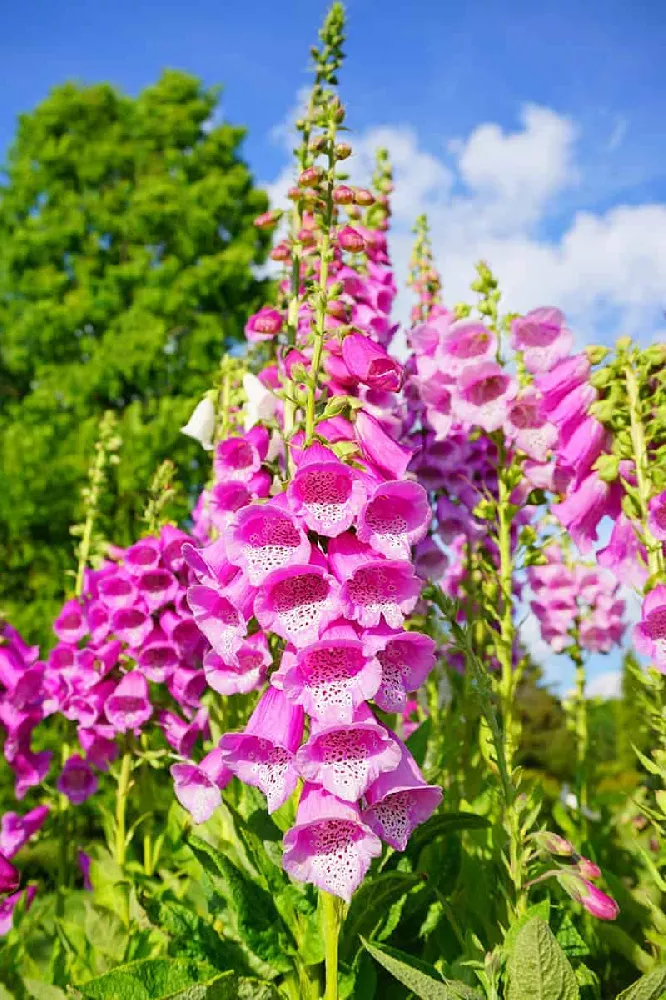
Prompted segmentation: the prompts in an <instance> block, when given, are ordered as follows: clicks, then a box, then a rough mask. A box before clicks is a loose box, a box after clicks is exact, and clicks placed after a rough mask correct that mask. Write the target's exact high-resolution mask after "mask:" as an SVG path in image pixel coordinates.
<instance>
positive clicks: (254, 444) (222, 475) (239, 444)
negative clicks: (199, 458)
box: [213, 424, 269, 483]
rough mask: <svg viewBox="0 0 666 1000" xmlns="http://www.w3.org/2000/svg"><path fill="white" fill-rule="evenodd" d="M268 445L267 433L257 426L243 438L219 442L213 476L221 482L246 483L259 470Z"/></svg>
mask: <svg viewBox="0 0 666 1000" xmlns="http://www.w3.org/2000/svg"><path fill="white" fill-rule="evenodd" d="M268 443H269V437H268V431H267V430H266V428H265V427H262V426H261V425H259V424H257V426H256V427H253V428H252V430H251V431H248V433H247V434H246V435H245V437H242V438H241V437H230V438H227V439H226V440H225V441H220V443H219V444H218V445H217V447H216V449H215V458H214V460H213V466H214V469H215V475H216V476H217V477H218V479H219V480H220V481H222V482H228V481H229V480H237V481H238V482H241V483H248V482H249V481H250V480H251V479H252V477H253V476H254V475H255V474H256V473H257V472H258V471H259V469H260V468H261V463H262V462H263V460H264V459H265V458H266V455H267V454H268Z"/></svg>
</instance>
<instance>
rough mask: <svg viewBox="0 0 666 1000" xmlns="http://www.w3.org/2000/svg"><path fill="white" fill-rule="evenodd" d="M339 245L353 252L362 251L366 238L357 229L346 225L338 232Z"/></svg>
mask: <svg viewBox="0 0 666 1000" xmlns="http://www.w3.org/2000/svg"><path fill="white" fill-rule="evenodd" d="M338 245H339V246H340V247H342V249H343V250H349V251H350V252H351V253H360V252H361V251H362V250H363V249H364V248H365V240H364V239H363V237H362V236H361V234H360V233H359V232H357V231H356V229H352V227H351V226H344V227H343V228H342V229H341V230H340V232H339V233H338Z"/></svg>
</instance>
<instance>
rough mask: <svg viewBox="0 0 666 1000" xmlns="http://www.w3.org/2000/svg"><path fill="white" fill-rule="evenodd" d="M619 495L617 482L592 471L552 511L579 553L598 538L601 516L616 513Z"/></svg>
mask: <svg viewBox="0 0 666 1000" xmlns="http://www.w3.org/2000/svg"><path fill="white" fill-rule="evenodd" d="M621 497H622V491H621V487H620V486H619V484H618V483H612V484H611V483H606V482H604V481H603V480H601V479H599V477H598V476H597V474H596V473H595V472H591V473H590V475H589V476H588V477H587V478H586V479H584V480H583V482H582V483H581V484H580V486H578V487H577V488H576V489H574V490H572V491H571V492H570V493H569V494H568V496H567V497H566V498H565V499H564V500H563V501H562V503H559V504H556V506H554V507H553V508H552V510H553V513H554V514H555V515H556V517H557V518H558V519H559V521H560V523H561V524H562V525H563V526H564V527H565V528H566V529H567V530H568V531H569V533H570V534H571V537H572V538H573V540H574V542H575V543H576V545H577V546H578V548H579V549H580V550H581V552H583V553H587V552H589V551H590V549H591V548H592V544H593V542H596V540H597V527H598V525H599V522H600V521H601V519H602V517H606V516H608V517H612V518H616V517H617V516H618V515H619V513H620V504H621Z"/></svg>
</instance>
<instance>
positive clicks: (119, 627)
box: [111, 608, 153, 649]
mask: <svg viewBox="0 0 666 1000" xmlns="http://www.w3.org/2000/svg"><path fill="white" fill-rule="evenodd" d="M111 629H112V631H113V633H114V635H116V636H118V638H119V639H122V641H123V642H126V643H127V645H128V646H130V647H131V648H132V649H140V648H141V646H142V645H143V643H144V642H145V641H146V639H147V638H148V636H149V635H150V633H151V632H152V630H153V621H152V618H151V617H150V615H149V614H147V613H146V612H145V611H142V610H141V608H119V609H118V610H117V611H114V612H113V614H112V615H111Z"/></svg>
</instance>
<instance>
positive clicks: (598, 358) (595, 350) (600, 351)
mask: <svg viewBox="0 0 666 1000" xmlns="http://www.w3.org/2000/svg"><path fill="white" fill-rule="evenodd" d="M585 353H586V354H587V360H588V361H589V362H590V364H591V365H600V364H601V362H602V361H603V360H604V359H605V357H606V355H607V354H608V348H607V347H601V346H600V345H599V344H590V345H589V346H588V347H586V348H585Z"/></svg>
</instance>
